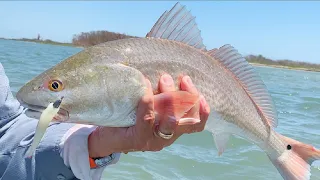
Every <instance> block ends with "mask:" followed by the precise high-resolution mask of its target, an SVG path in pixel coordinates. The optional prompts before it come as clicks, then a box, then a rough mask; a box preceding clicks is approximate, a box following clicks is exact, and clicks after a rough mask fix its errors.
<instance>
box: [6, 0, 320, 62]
mask: <svg viewBox="0 0 320 180" xmlns="http://www.w3.org/2000/svg"><path fill="white" fill-rule="evenodd" d="M175 3H176V2H175V1H158V2H151V1H137V2H132V1H130V2H129V1H127V2H126V1H120V2H110V1H42V2H41V1H34V2H28V1H21V2H18V1H7V2H5V1H0V37H5V38H22V37H26V38H35V37H36V36H37V34H38V33H40V35H41V36H42V37H43V38H44V39H51V40H55V41H61V42H70V41H71V39H72V37H73V35H74V34H78V33H80V32H88V31H93V30H108V31H113V32H119V33H126V34H129V35H134V36H141V37H143V36H145V35H146V33H147V32H149V31H150V29H151V28H152V26H153V24H154V23H155V22H156V21H157V19H158V18H159V17H160V16H161V14H162V13H163V12H164V11H165V10H169V9H171V7H173V6H174V4H175ZM180 3H181V4H183V5H186V7H187V9H188V10H191V13H192V14H193V15H194V16H196V22H197V24H198V27H199V29H200V30H201V34H202V38H203V39H204V44H205V45H206V46H207V49H211V48H216V47H220V46H223V45H224V44H231V45H232V46H234V47H235V48H236V49H238V50H239V52H240V53H241V54H243V55H248V54H255V55H258V54H261V55H263V56H265V57H268V58H271V59H290V60H296V61H306V62H313V63H320V57H319V53H318V52H320V13H319V9H320V1H318V2H316V1H310V2H304V1H292V2H288V1H283V2H277V1H269V2H268V1H265V2H258V1H242V2H239V1H181V2H180Z"/></svg>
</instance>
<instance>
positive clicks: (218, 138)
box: [212, 133, 230, 156]
mask: <svg viewBox="0 0 320 180" xmlns="http://www.w3.org/2000/svg"><path fill="white" fill-rule="evenodd" d="M212 136H213V139H214V143H215V145H216V147H217V149H218V155H219V156H221V155H222V153H223V152H224V151H225V150H226V148H227V144H228V141H229V138H230V134H229V133H216V134H212Z"/></svg>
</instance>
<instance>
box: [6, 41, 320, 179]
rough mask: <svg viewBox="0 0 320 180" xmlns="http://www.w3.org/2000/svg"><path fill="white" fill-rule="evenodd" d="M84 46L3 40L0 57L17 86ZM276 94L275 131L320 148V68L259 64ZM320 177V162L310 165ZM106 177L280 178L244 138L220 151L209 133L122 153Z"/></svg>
mask: <svg viewBox="0 0 320 180" xmlns="http://www.w3.org/2000/svg"><path fill="white" fill-rule="evenodd" d="M79 51H81V49H80V48H73V47H63V46H53V45H42V44H36V43H30V42H16V41H9V40H0V62H1V63H2V65H3V66H4V68H5V70H6V73H7V75H8V77H9V80H10V85H11V88H12V91H13V92H14V93H15V92H17V91H18V90H19V88H20V87H21V86H22V85H23V84H24V83H26V82H27V81H28V80H30V79H31V78H33V77H34V76H36V75H38V74H40V73H41V72H42V71H44V70H46V69H47V68H49V67H52V66H53V65H55V64H57V63H58V62H60V61H61V60H63V59H64V58H66V57H69V56H71V55H73V54H75V53H77V52H79ZM256 70H257V72H258V73H259V74H260V76H261V77H262V79H263V81H264V82H265V84H266V86H267V88H268V90H269V92H270V93H271V95H272V97H273V99H274V101H275V105H276V108H277V111H278V116H279V125H278V127H277V128H276V131H277V132H279V133H281V134H283V135H286V136H289V137H291V138H294V139H296V140H299V141H302V142H305V143H308V144H312V145H314V146H315V147H317V148H320V73H317V72H306V71H296V70H287V69H277V68H269V67H256ZM311 173H312V176H311V179H312V180H320V162H315V163H314V164H313V166H312V167H311ZM103 179H130V180H132V179H186V180H187V179H188V180H189V179H190V180H194V179H208V180H209V179H210V180H211V179H214V180H226V179H238V180H271V179H272V180H281V179H282V178H281V176H280V174H279V173H278V171H277V170H276V168H275V167H274V166H273V165H272V163H271V162H270V161H269V159H268V157H267V156H266V154H265V153H264V152H263V151H262V150H261V149H259V148H258V147H257V146H256V145H254V144H252V143H249V142H247V141H246V140H244V139H240V138H237V137H232V138H231V139H230V141H229V142H228V148H227V150H226V151H225V152H224V153H223V155H222V156H220V157H219V156H218V155H217V150H216V148H215V145H214V142H213V139H212V136H211V134H210V133H208V132H201V133H197V134H189V135H184V136H182V137H181V138H180V139H178V140H177V141H176V142H175V143H174V144H173V145H171V146H170V147H167V148H165V149H163V150H162V151H161V152H156V153H155V152H144V153H142V152H138V153H129V154H127V155H125V154H123V155H122V157H121V159H120V161H119V163H117V164H116V165H113V166H110V167H108V168H106V170H105V172H104V175H103Z"/></svg>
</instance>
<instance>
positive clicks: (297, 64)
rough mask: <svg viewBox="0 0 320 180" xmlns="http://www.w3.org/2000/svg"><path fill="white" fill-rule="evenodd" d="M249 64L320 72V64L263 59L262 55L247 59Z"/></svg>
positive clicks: (251, 56) (250, 56)
mask: <svg viewBox="0 0 320 180" xmlns="http://www.w3.org/2000/svg"><path fill="white" fill-rule="evenodd" d="M246 59H247V61H248V62H251V63H258V64H265V65H276V66H287V67H292V68H307V69H309V70H320V64H314V63H307V62H299V61H291V60H277V61H275V60H271V59H268V58H265V57H263V56H262V55H258V56H255V55H249V56H247V57H246Z"/></svg>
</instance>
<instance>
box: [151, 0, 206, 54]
mask: <svg viewBox="0 0 320 180" xmlns="http://www.w3.org/2000/svg"><path fill="white" fill-rule="evenodd" d="M146 37H154V38H161V39H169V40H175V41H179V42H183V43H185V44H188V45H190V46H193V47H195V48H198V49H202V50H205V49H206V47H205V45H204V44H203V41H202V37H201V31H200V30H199V29H198V26H197V24H196V22H195V17H194V16H192V14H191V13H190V11H187V10H186V8H185V6H182V5H181V4H180V3H176V4H175V5H174V6H173V8H172V9H171V10H170V11H165V12H164V13H163V14H162V16H161V17H160V18H159V19H158V21H157V22H156V23H155V24H154V26H153V27H152V29H151V31H150V32H149V33H148V34H147V36H146Z"/></svg>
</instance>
